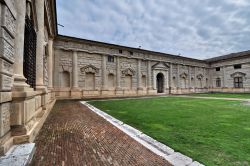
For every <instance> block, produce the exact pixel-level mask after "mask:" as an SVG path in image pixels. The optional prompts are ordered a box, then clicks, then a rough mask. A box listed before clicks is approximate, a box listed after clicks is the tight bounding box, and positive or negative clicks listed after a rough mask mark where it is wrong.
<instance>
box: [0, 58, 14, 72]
mask: <svg viewBox="0 0 250 166" xmlns="http://www.w3.org/2000/svg"><path fill="white" fill-rule="evenodd" d="M0 73H2V74H6V75H9V76H12V75H13V65H12V64H11V63H9V62H7V61H6V60H4V59H1V58H0Z"/></svg>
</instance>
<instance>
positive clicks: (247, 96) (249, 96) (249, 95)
mask: <svg viewBox="0 0 250 166" xmlns="http://www.w3.org/2000/svg"><path fill="white" fill-rule="evenodd" d="M191 96H201V97H222V98H240V99H250V93H200V94H191Z"/></svg>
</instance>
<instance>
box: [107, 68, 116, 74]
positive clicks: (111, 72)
mask: <svg viewBox="0 0 250 166" xmlns="http://www.w3.org/2000/svg"><path fill="white" fill-rule="evenodd" d="M108 74H113V75H115V74H116V71H115V70H112V69H108Z"/></svg>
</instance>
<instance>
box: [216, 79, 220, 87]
mask: <svg viewBox="0 0 250 166" xmlns="http://www.w3.org/2000/svg"><path fill="white" fill-rule="evenodd" d="M215 84H216V88H221V79H220V78H216V81H215Z"/></svg>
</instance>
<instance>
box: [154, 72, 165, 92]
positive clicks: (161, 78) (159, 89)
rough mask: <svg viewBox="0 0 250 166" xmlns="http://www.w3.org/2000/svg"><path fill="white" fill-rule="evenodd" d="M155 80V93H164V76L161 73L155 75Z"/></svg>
mask: <svg viewBox="0 0 250 166" xmlns="http://www.w3.org/2000/svg"><path fill="white" fill-rule="evenodd" d="M156 80H157V93H163V92H164V75H163V74H162V73H159V74H157V76H156Z"/></svg>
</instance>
